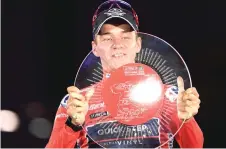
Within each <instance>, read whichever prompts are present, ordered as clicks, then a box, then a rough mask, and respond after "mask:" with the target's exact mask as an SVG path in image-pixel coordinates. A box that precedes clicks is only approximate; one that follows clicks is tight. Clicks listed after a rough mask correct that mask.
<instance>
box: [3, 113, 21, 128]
mask: <svg viewBox="0 0 226 149" xmlns="http://www.w3.org/2000/svg"><path fill="white" fill-rule="evenodd" d="M0 124H1V131H4V132H14V131H16V130H17V129H18V128H19V125H20V119H19V116H18V115H17V114H16V113H15V112H13V111H10V110H1V112H0Z"/></svg>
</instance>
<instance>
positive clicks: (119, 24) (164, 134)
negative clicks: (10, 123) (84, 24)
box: [46, 0, 203, 148]
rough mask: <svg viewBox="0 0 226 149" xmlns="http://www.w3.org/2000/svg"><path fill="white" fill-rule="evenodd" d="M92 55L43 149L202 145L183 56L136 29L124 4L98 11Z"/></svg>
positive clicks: (114, 2)
mask: <svg viewBox="0 0 226 149" xmlns="http://www.w3.org/2000/svg"><path fill="white" fill-rule="evenodd" d="M92 21H93V22H92V25H93V41H92V45H91V46H92V50H90V53H88V55H87V56H86V57H85V59H84V61H83V63H82V64H81V66H80V68H79V71H78V73H77V75H76V77H75V83H74V85H72V86H70V87H68V88H67V92H68V94H67V95H65V97H64V98H63V99H62V101H61V104H60V106H59V108H58V111H57V114H56V118H55V122H54V127H53V131H52V134H51V137H50V140H49V142H48V144H47V146H46V147H67V148H69V147H84V148H85V147H87V148H88V147H90V148H159V147H164V148H172V147H173V141H174V140H176V141H177V143H178V144H179V146H180V147H181V148H188V147H189V148H201V147H203V134H202V130H201V129H200V127H199V125H198V123H197V122H196V120H195V118H194V116H195V115H196V114H197V113H198V110H199V107H200V98H199V93H198V91H197V89H196V88H195V87H192V81H191V76H190V73H189V70H188V67H187V66H186V64H185V62H184V60H183V58H182V57H181V56H180V54H179V53H178V52H177V51H176V50H175V49H174V48H173V47H172V46H171V45H170V44H168V43H167V42H166V41H164V40H163V39H160V38H159V37H157V36H154V35H151V34H148V33H142V32H140V31H139V21H138V16H137V14H136V12H135V10H134V9H133V8H132V6H131V5H130V4H128V3H127V2H125V1H122V0H109V1H106V2H104V3H102V4H101V5H99V7H98V8H97V10H96V12H95V14H94V16H93V20H92Z"/></svg>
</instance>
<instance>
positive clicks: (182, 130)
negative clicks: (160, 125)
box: [171, 114, 204, 148]
mask: <svg viewBox="0 0 226 149" xmlns="http://www.w3.org/2000/svg"><path fill="white" fill-rule="evenodd" d="M172 121H173V124H172V128H171V129H172V132H173V134H175V133H176V135H175V139H176V141H177V143H178V144H179V146H180V147H181V148H203V143H204V137H203V133H202V130H201V128H200V127H199V125H198V123H197V122H196V120H195V118H194V117H192V118H190V119H189V120H187V121H186V122H184V124H183V125H182V123H183V121H182V120H180V119H179V118H178V116H177V114H174V115H173V116H172Z"/></svg>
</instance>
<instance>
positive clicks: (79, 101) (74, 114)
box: [67, 86, 94, 125]
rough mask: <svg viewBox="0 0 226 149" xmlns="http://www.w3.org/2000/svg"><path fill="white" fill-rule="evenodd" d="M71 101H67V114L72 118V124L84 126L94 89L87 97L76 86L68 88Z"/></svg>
mask: <svg viewBox="0 0 226 149" xmlns="http://www.w3.org/2000/svg"><path fill="white" fill-rule="evenodd" d="M67 91H68V94H69V99H68V101H67V114H68V115H69V116H70V117H71V119H72V121H71V122H72V123H73V124H75V125H82V124H84V122H85V116H86V114H87V112H88V108H89V99H90V98H91V96H92V95H93V93H94V89H91V90H89V91H88V92H87V93H86V95H85V96H83V95H82V94H81V93H80V90H79V89H78V88H77V87H75V86H70V87H68V88H67Z"/></svg>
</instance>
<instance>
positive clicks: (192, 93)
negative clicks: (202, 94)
mask: <svg viewBox="0 0 226 149" xmlns="http://www.w3.org/2000/svg"><path fill="white" fill-rule="evenodd" d="M177 84H178V99H177V108H178V109H177V110H178V117H179V118H180V119H181V120H188V119H190V118H191V117H193V116H194V115H196V114H197V113H198V109H199V107H200V99H199V94H198V92H197V90H196V88H195V87H192V88H188V89H187V90H186V91H185V90H184V81H183V79H182V78H181V77H178V78H177Z"/></svg>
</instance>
